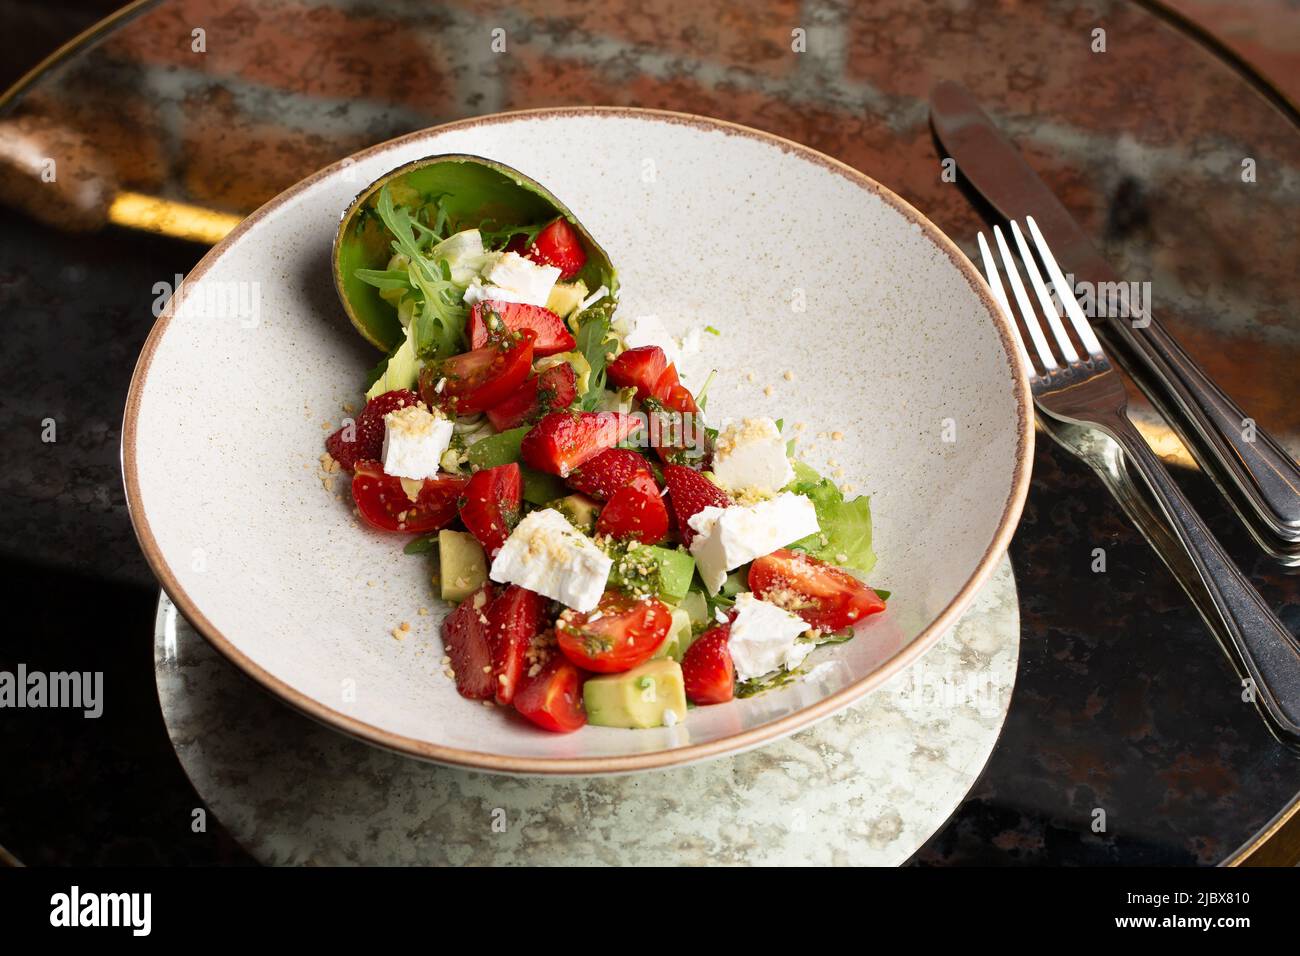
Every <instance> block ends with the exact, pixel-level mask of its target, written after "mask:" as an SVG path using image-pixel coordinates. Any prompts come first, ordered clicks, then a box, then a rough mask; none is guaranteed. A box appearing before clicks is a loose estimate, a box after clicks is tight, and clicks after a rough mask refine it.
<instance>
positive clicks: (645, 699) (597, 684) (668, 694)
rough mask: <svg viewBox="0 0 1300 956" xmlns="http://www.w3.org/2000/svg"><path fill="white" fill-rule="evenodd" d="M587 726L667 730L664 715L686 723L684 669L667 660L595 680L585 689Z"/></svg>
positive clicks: (589, 681) (583, 692) (590, 680)
mask: <svg viewBox="0 0 1300 956" xmlns="http://www.w3.org/2000/svg"><path fill="white" fill-rule="evenodd" d="M582 703H583V706H584V707H585V708H586V710H587V722H588V723H592V724H596V725H598V726H601V727H639V728H645V727H664V726H667V725H666V724H665V723H664V713H665V712H667V711H670V710H671V711H672V712H673V714H674V715H675V716H676V718H677V722H680V721H683V720H685V719H686V689H685V685H684V684H683V682H682V666H681V665H680V664H678V663H677V662H676V661H674V660H670V659H668V658H663V659H659V660H652V661H646V662H645V663H644V664H642V665H640V666H639V667H634V668H632V669H631V670H630V671H624V672H623V673H622V674H606V675H604V676H602V677H592V678H589V679H588V680H587V683H586V684H584V685H583V688H582Z"/></svg>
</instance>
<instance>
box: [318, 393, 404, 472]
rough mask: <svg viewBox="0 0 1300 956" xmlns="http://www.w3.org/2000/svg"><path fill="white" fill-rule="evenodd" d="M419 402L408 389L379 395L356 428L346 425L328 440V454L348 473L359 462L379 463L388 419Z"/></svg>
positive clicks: (362, 413) (373, 399)
mask: <svg viewBox="0 0 1300 956" xmlns="http://www.w3.org/2000/svg"><path fill="white" fill-rule="evenodd" d="M419 400H420V397H419V396H418V395H416V394H415V393H414V392H412V391H411V390H410V389H405V388H397V389H394V390H393V391H391V392H384V394H382V395H376V396H375V397H374V398H372V399H371V400H370V401H368V402H366V407H365V408H363V409H362V410H361V414H360V415H358V416H357V418H356V421H355V422H354V423H353V424H352V425H344V426H343V427H342V428H340V429H339V430H338V431H336V432H335V433H334V434H332V435H330V436H329V438H326V439H325V450H326V451H327V452H329V453H330V457H331V458H333V459H334V460H335V461H337V462H338V463H339V464H340V465H341V466H342V467H343V468H344V470H346V471H348V472H351V471H352V470H353V469H354V468H355V467H356V464H357V462H359V461H365V460H367V459H375V460H376V461H377V460H379V458H380V457H381V456H382V455H383V453H384V416H385V415H387V414H388V413H389V412H395V411H397V410H398V409H399V408H405V407H406V406H408V405H414V404H415V403H416V402H418V401H419Z"/></svg>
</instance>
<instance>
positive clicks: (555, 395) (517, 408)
mask: <svg viewBox="0 0 1300 956" xmlns="http://www.w3.org/2000/svg"><path fill="white" fill-rule="evenodd" d="M577 397H578V377H577V374H576V373H575V372H574V371H573V366H572V365H570V364H569V363H568V362H562V363H560V364H559V365H552V366H551V367H550V368H548V369H547V370H546V371H544V372H542V373H541V374H540V375H530V376H529V377H528V378H526V379H525V380H524V384H522V385H520V386H519V388H518V389H516V390H515V392H514V394H512V395H511V396H510V397H509V398H507V399H506V400H505V401H503V402H502V403H501V404H500V405H497V406H495V407H493V408H489V409H488V410H487V417H488V421H490V422H491V423H492V427H493V428H495V429H496V430H497V431H499V432H504V431H509V430H510V429H512V428H518V427H519V426H520V425H531V424H532V423H533V422H535V421H537V419H538V418H540V417H541V416H543V415H545V414H546V413H547V412H554V411H561V410H562V409H565V408H568V407H569V406H570V405H572V404H573V400H574V399H575V398H577Z"/></svg>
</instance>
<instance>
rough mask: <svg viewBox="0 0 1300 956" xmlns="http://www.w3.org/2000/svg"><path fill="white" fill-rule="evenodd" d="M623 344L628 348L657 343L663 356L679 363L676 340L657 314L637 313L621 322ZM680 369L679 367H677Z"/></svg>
mask: <svg viewBox="0 0 1300 956" xmlns="http://www.w3.org/2000/svg"><path fill="white" fill-rule="evenodd" d="M622 327H623V329H624V332H623V344H624V345H626V346H627V347H628V348H630V349H639V348H643V347H644V346H647V345H657V346H659V347H660V348H661V349H663V350H664V356H665V357H666V358H667V359H668V361H669V363H670V364H672V365H677V366H680V365H681V360H682V355H681V349H680V348H679V347H678V345H677V340H676V339H674V338H673V337H672V336H671V335H670V334H669V333H668V327H667V326H666V325H664V323H663V320H661V319H660V318H659V316H657V315H638V316H636V317H635V318H633V319H630V320H624V321H623V322H622ZM678 371H680V368H679V369H678Z"/></svg>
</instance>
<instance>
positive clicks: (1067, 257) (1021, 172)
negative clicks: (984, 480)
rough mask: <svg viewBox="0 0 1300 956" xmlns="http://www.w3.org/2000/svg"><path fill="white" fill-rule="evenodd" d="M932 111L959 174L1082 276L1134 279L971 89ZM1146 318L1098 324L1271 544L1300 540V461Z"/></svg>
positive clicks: (945, 85) (937, 92) (955, 89)
mask: <svg viewBox="0 0 1300 956" xmlns="http://www.w3.org/2000/svg"><path fill="white" fill-rule="evenodd" d="M930 121H931V124H932V125H933V127H934V131H935V135H936V136H938V138H939V141H940V142H941V143H942V144H943V147H944V149H945V150H947V152H948V154H949V155H950V156H951V157H952V158H953V159H955V160H956V163H957V174H958V176H959V177H960V178H962V179H964V180H965V181H966V182H968V183H969V184H970V185H971V186H972V187H973V188H974V189H975V190H976V191H977V192H979V193H980V195H982V196H983V197H984V198H985V199H986V200H987V201H988V202H989V203H990V205H992V206H993V208H994V209H996V210H997V212H998V213H999V214H1000V215H1002V216H1004V217H1006V218H1007V219H1018V220H1023V219H1024V217H1025V216H1033V217H1034V220H1035V221H1036V222H1037V223H1038V226H1039V228H1040V229H1041V230H1042V231H1043V234H1044V236H1045V237H1046V239H1047V242H1048V244H1049V245H1050V246H1051V247H1052V250H1053V251H1054V252H1055V254H1056V258H1057V261H1058V262H1060V263H1061V265H1062V267H1063V269H1064V271H1065V272H1067V273H1070V274H1072V275H1073V276H1074V277H1075V281H1076V282H1077V281H1080V280H1083V281H1087V282H1091V283H1096V284H1097V285H1095V286H1094V288H1099V287H1100V284H1101V283H1117V284H1118V285H1117V286H1113V287H1111V288H1118V289H1126V288H1127V284H1126V283H1122V282H1120V278H1119V276H1118V275H1117V274H1116V273H1115V271H1114V269H1113V268H1111V266H1110V265H1109V263H1107V262H1106V260H1105V259H1104V258H1102V256H1101V254H1100V252H1099V251H1098V250H1097V247H1096V245H1095V244H1094V243H1093V242H1092V240H1091V239H1090V238H1089V237H1088V235H1087V234H1086V233H1085V232H1084V231H1083V230H1082V229H1081V228H1080V226H1079V224H1078V223H1077V222H1076V221H1075V219H1074V217H1073V216H1072V215H1071V214H1070V212H1069V210H1067V209H1066V208H1065V206H1064V205H1062V204H1061V201H1060V200H1059V199H1058V198H1057V197H1056V195H1055V194H1054V193H1053V192H1052V191H1051V189H1049V188H1048V186H1047V185H1046V184H1045V183H1044V182H1043V181H1042V179H1041V178H1040V177H1039V176H1038V174H1037V173H1036V172H1035V171H1034V169H1033V167H1031V166H1030V165H1029V163H1028V162H1026V161H1025V158H1024V156H1022V155H1021V153H1020V150H1018V149H1017V148H1016V146H1015V144H1014V143H1012V142H1011V140H1009V139H1008V138H1007V137H1006V136H1005V135H1004V134H1003V133H1002V131H1001V130H999V129H998V127H997V126H996V125H995V124H994V123H993V121H992V120H991V119H989V117H988V116H987V115H986V114H985V113H984V111H983V110H982V109H981V108H980V105H979V103H978V102H977V101H976V100H975V98H974V96H972V95H971V93H970V91H968V90H967V89H966V88H965V87H963V86H961V85H960V84H957V83H953V82H951V81H944V82H941V83H939V84H938V85H937V86H936V87H935V88H934V90H933V91H932V92H931V94H930ZM1071 291H1073V290H1071ZM1108 311H1110V310H1108ZM1142 318H1143V321H1144V323H1148V324H1145V327H1139V326H1137V325H1135V324H1134V322H1132V321H1131V320H1130V319H1129V318H1128V317H1127V316H1125V315H1122V314H1121V315H1107V316H1106V318H1105V319H1104V320H1102V321H1098V320H1093V324H1094V327H1095V328H1096V329H1097V331H1098V333H1099V334H1100V335H1101V337H1102V338H1103V340H1104V341H1105V343H1106V344H1107V346H1108V347H1110V348H1111V349H1112V351H1113V352H1114V354H1115V357H1116V358H1117V359H1118V360H1119V361H1120V363H1121V364H1122V365H1123V366H1124V368H1125V370H1126V371H1127V372H1129V374H1130V375H1131V376H1132V377H1133V379H1134V381H1136V382H1137V383H1138V386H1139V387H1140V388H1141V389H1142V391H1143V392H1144V393H1145V394H1146V395H1147V397H1148V398H1149V399H1150V400H1151V402H1152V404H1153V405H1154V406H1155V407H1156V408H1157V409H1158V410H1159V411H1160V413H1161V414H1162V415H1163V416H1164V417H1165V419H1166V420H1167V421H1168V422H1169V424H1170V425H1171V426H1173V428H1174V430H1175V431H1176V432H1177V433H1178V435H1179V437H1180V438H1181V439H1182V440H1183V444H1185V445H1186V446H1187V448H1188V450H1189V451H1191V453H1192V455H1193V456H1194V457H1195V458H1196V460H1197V462H1198V463H1199V464H1200V466H1201V467H1202V469H1203V470H1204V471H1205V472H1206V473H1207V474H1208V475H1210V477H1211V478H1212V479H1213V480H1214V481H1215V483H1216V485H1218V487H1219V488H1220V490H1221V491H1223V492H1224V494H1225V496H1226V497H1227V498H1228V500H1229V502H1230V503H1231V504H1232V505H1233V507H1234V508H1235V510H1236V511H1237V514H1238V515H1239V516H1240V517H1241V518H1242V520H1243V521H1244V523H1245V524H1246V526H1247V528H1248V529H1249V530H1250V531H1251V533H1252V534H1253V535H1254V536H1255V537H1256V539H1257V540H1258V541H1259V543H1260V544H1261V545H1264V546H1265V547H1266V548H1267V547H1269V541H1268V540H1266V539H1272V540H1280V541H1283V542H1288V543H1291V542H1296V541H1300V467H1297V465H1296V462H1295V461H1294V459H1292V457H1291V456H1290V455H1289V454H1288V453H1287V452H1286V450H1285V449H1284V448H1283V447H1282V445H1281V444H1280V443H1279V442H1278V441H1277V440H1276V439H1274V438H1273V437H1272V436H1271V435H1270V434H1268V433H1267V432H1266V431H1265V430H1264V429H1262V428H1260V427H1259V426H1258V424H1256V423H1254V421H1253V419H1249V418H1248V416H1247V415H1246V413H1245V412H1243V411H1242V409H1241V408H1240V406H1238V405H1237V404H1236V402H1234V401H1233V400H1232V399H1231V398H1230V397H1228V395H1227V394H1226V393H1225V392H1224V391H1223V390H1222V389H1221V388H1219V386H1218V385H1217V384H1215V383H1214V381H1213V380H1211V379H1210V377H1209V376H1208V375H1207V374H1206V373H1205V371H1204V370H1203V369H1202V368H1201V367H1200V366H1199V365H1197V364H1196V362H1195V361H1194V360H1193V359H1192V358H1191V357H1190V356H1189V355H1188V354H1187V352H1186V351H1185V350H1184V349H1183V348H1182V346H1181V345H1179V343H1178V342H1177V341H1176V340H1175V339H1174V338H1173V336H1172V335H1170V334H1169V332H1168V330H1166V329H1165V328H1164V327H1163V326H1162V325H1161V324H1160V322H1159V321H1158V320H1157V319H1156V318H1155V316H1154V315H1149V314H1148V315H1145V316H1143V317H1142Z"/></svg>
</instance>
